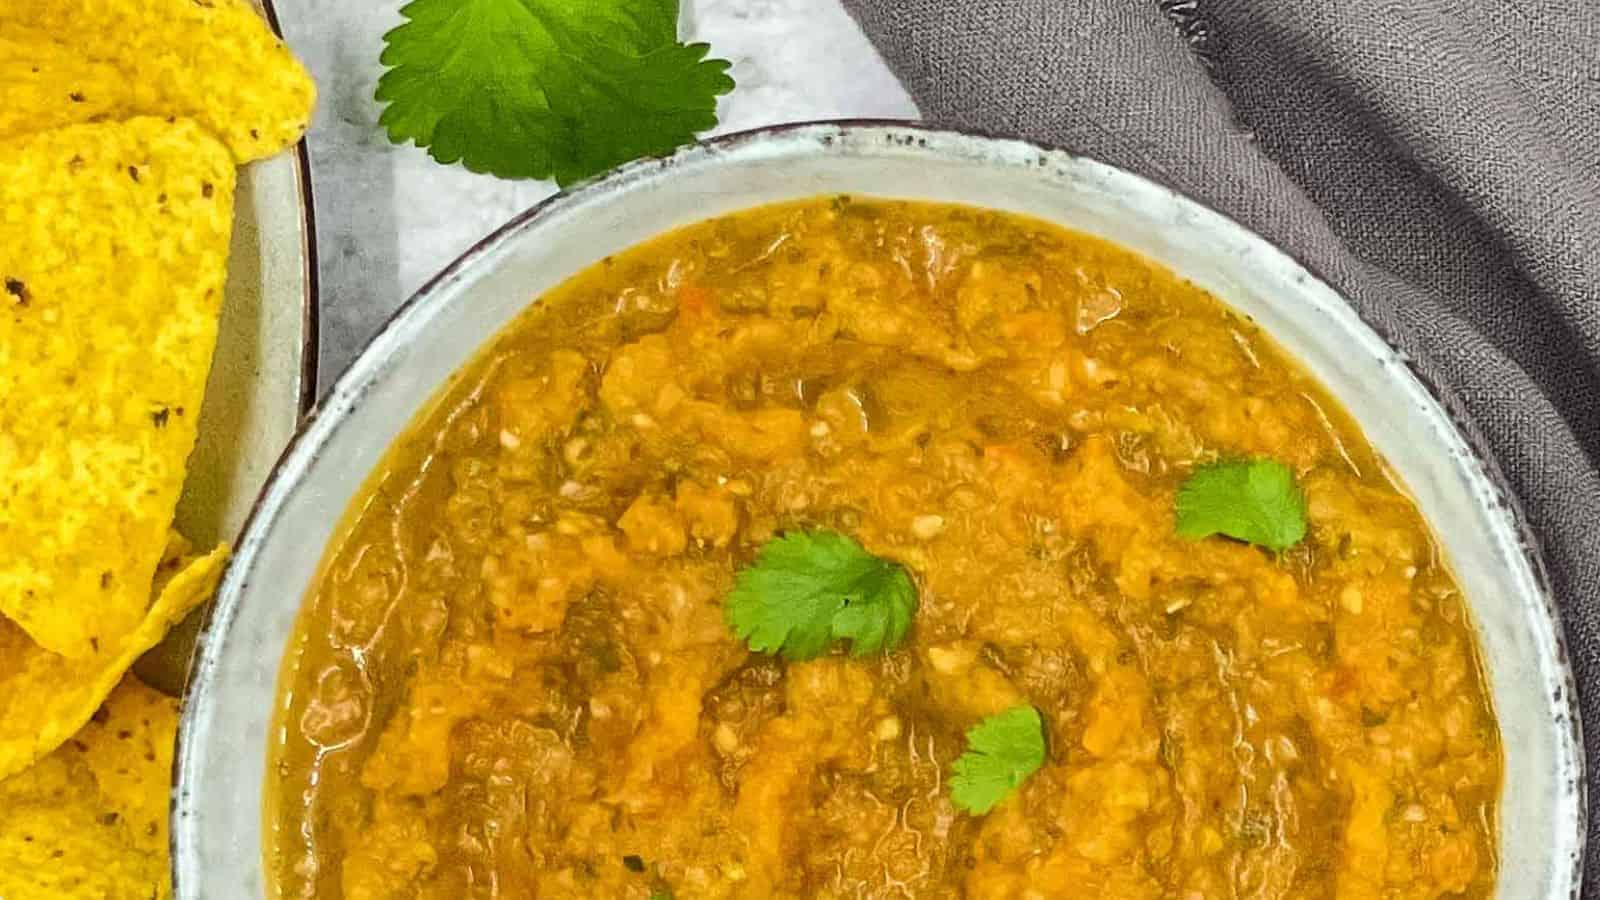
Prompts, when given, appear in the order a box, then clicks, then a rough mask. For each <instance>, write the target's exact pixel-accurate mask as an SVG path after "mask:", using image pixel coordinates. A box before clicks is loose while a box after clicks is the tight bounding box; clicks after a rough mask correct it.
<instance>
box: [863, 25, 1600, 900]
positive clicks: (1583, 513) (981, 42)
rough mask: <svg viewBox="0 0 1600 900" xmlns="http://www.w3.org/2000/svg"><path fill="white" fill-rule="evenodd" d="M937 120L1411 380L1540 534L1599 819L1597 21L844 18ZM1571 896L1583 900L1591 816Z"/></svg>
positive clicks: (1589, 887)
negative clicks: (1110, 188) (1249, 278)
mask: <svg viewBox="0 0 1600 900" xmlns="http://www.w3.org/2000/svg"><path fill="white" fill-rule="evenodd" d="M843 2H844V4H845V6H846V8H847V9H849V10H850V12H851V13H852V15H854V16H855V17H856V20H857V21H858V22H859V23H860V24H861V26H862V28H863V29H864V30H865V31H866V32H867V35H868V36H869V37H870V38H871V39H872V41H873V42H874V43H875V44H876V45H877V47H878V49H879V50H880V51H881V52H882V53H883V55H884V56H885V58H886V59H887V61H888V62H889V65H890V67H891V68H892V69H893V70H894V71H895V73H896V74H897V75H899V76H900V78H901V80H902V81H903V82H904V83H905V85H906V87H907V89H908V90H909V91H910V92H911V94H912V96H913V98H914V99H915V100H916V101H917V103H918V105H919V106H920V107H921V109H922V111H923V113H924V115H925V116H926V117H927V118H928V119H929V120H930V121H932V122H935V123H938V124H943V125H951V126H958V127H965V128H976V129H981V130H984V131H994V132H1004V133H1011V134H1016V135H1020V136H1024V137H1029V138H1034V139H1037V140H1040V141H1043V142H1046V143H1050V144H1055V145H1059V146H1061V147H1064V148H1067V149H1070V150H1074V151H1077V152H1080V153H1084V154H1086V155H1089V156H1093V157H1097V158H1100V159H1102V160H1105V161H1106V162H1110V163H1114V164H1117V165H1120V166H1123V167H1126V168H1128V169H1132V170H1133V171H1136V172H1141V173H1143V174H1145V175H1148V176H1150V177H1153V178H1155V179H1157V180H1159V181H1162V182H1165V183H1166V184H1168V185H1170V186H1172V187H1174V188H1177V189H1178V190H1180V191H1183V192H1184V193H1187V194H1189V195H1190V196H1192V197H1195V198H1197V199H1199V200H1200V201H1202V202H1204V203H1206V204H1208V205H1210V206H1212V207H1214V208H1216V209H1218V210H1220V211H1222V212H1224V213H1226V214H1228V215H1230V216H1232V217H1234V218H1235V219H1238V220H1239V221H1241V222H1243V223H1244V224H1246V225H1247V226H1249V227H1250V228H1252V229H1254V230H1255V231H1257V232H1258V233H1260V234H1261V235H1263V236H1265V237H1266V238H1267V239H1268V240H1271V241H1273V242H1274V243H1276V244H1277V245H1279V246H1280V247H1283V248H1284V249H1286V250H1288V251H1289V252H1290V253H1291V254H1293V255H1294V256H1295V257H1296V258H1298V259H1300V260H1301V261H1302V262H1304V263H1305V264H1306V265H1307V266H1308V267H1309V268H1311V269H1312V270H1313V271H1316V272H1318V273H1320V274H1321V275H1322V276H1323V277H1324V278H1325V279H1327V280H1328V281H1329V282H1330V283H1331V284H1333V286H1334V287H1336V288H1338V289H1339V290H1340V291H1341V292H1342V293H1343V294H1344V295H1345V296H1346V297H1347V298H1349V300H1350V301H1351V302H1352V303H1354V304H1355V306H1356V307H1357V309H1359V310H1360V312H1361V314H1362V316H1363V317H1364V318H1366V320H1367V321H1368V322H1369V323H1371V324H1372V325H1373V326H1374V327H1376V328H1377V329H1378V330H1379V331H1380V332H1381V333H1382V334H1384V335H1385V336H1387V337H1388V338H1389V339H1390V340H1391V341H1392V342H1393V343H1394V344H1395V345H1396V346H1398V347H1399V349H1400V350H1402V351H1403V352H1405V353H1407V354H1408V355H1410V356H1411V357H1412V359H1413V360H1414V361H1415V363H1416V365H1417V366H1418V367H1419V369H1420V370H1421V371H1422V372H1423V373H1424V375H1425V376H1426V377H1427V378H1428V380H1429V381H1431V382H1432V383H1433V384H1434V385H1435V386H1437V387H1439V388H1440V389H1441V391H1442V392H1443V394H1444V397H1445V401H1446V403H1447V404H1448V405H1449V406H1451V407H1452V410H1453V411H1454V412H1455V413H1457V415H1458V418H1462V417H1461V415H1460V414H1461V413H1463V412H1464V413H1466V416H1465V417H1464V421H1467V422H1469V423H1471V424H1470V425H1469V426H1468V428H1469V431H1473V432H1475V433H1472V434H1469V435H1468V436H1469V438H1470V439H1472V440H1473V441H1474V443H1475V444H1477V445H1478V447H1479V448H1480V450H1483V451H1486V456H1488V457H1489V458H1490V460H1491V461H1492V463H1497V464H1498V466H1499V468H1500V471H1501V473H1502V474H1503V476H1504V478H1505V480H1506V483H1507V484H1508V485H1509V486H1510V488H1511V490H1512V491H1513V492H1514V493H1515V495H1516V497H1517V498H1518V499H1519V500H1520V503H1521V506H1522V509H1523V512H1524V514H1525V517H1526V521H1527V523H1528V524H1529V525H1531V526H1532V528H1533V530H1534V531H1535V533H1536V534H1537V535H1538V536H1539V538H1540V540H1541V542H1542V544H1543V549H1544V558H1545V561H1546V563H1547V564H1548V567H1549V570H1550V576H1551V581H1552V584H1553V586H1554V589H1555V592H1556V595H1557V600H1558V602H1559V603H1560V605H1561V608H1562V611H1563V613H1564V617H1565V620H1566V621H1565V625H1566V630H1567V635H1568V640H1569V642H1570V649H1571V651H1572V659H1573V664H1574V666H1575V668H1576V670H1577V676H1578V681H1579V694H1580V700H1581V704H1582V709H1583V727H1584V731H1585V733H1586V734H1587V735H1588V741H1589V743H1590V750H1589V754H1588V763H1589V781H1590V785H1591V791H1590V793H1591V795H1593V796H1596V797H1597V799H1600V789H1597V788H1600V777H1597V776H1600V472H1597V470H1596V464H1597V462H1600V24H1597V23H1600V16H1597V15H1596V11H1595V9H1594V6H1593V5H1592V4H1585V3H1571V2H1566V0H1485V2H1481V3H1462V2H1460V0H1398V2H1397V0H1302V2H1285V0H1162V2H1160V3H1159V4H1158V3H1157V0H1142V2H1141V0H960V2H956V0H843ZM1589 828H1590V832H1589V834H1590V838H1589V844H1590V847H1591V852H1590V853H1589V856H1588V878H1587V882H1586V887H1585V890H1584V894H1583V896H1584V897H1585V898H1586V900H1600V815H1591V816H1590V818H1589Z"/></svg>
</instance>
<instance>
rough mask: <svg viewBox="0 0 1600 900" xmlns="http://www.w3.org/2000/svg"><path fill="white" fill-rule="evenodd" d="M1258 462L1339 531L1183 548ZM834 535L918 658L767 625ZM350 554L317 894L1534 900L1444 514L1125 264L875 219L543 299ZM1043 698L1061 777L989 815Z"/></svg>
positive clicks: (418, 428) (696, 251)
mask: <svg viewBox="0 0 1600 900" xmlns="http://www.w3.org/2000/svg"><path fill="white" fill-rule="evenodd" d="M1249 459H1256V460H1272V461H1276V463H1279V464H1281V465H1282V467H1286V469H1285V470H1286V471H1287V472H1291V473H1292V476H1293V480H1294V484H1295V496H1294V498H1293V499H1294V500H1295V501H1296V502H1297V503H1300V504H1301V505H1302V507H1303V515H1304V520H1305V530H1304V537H1303V539H1300V540H1298V541H1297V542H1295V543H1293V545H1292V546H1287V548H1286V549H1267V548H1266V547H1263V546H1257V545H1252V544H1250V543H1246V542H1244V541H1241V540H1233V539H1230V538H1228V537H1223V536H1212V537H1204V538H1199V539H1196V538H1195V537H1193V536H1182V535H1180V534H1179V533H1178V531H1179V529H1178V527H1177V525H1178V523H1177V522H1176V518H1175V516H1176V513H1175V506H1176V504H1177V502H1178V499H1177V498H1178V495H1179V492H1180V490H1181V489H1182V488H1183V485H1184V484H1185V483H1186V479H1189V478H1191V477H1192V476H1193V475H1194V474H1195V473H1196V471H1197V470H1199V469H1200V468H1201V467H1204V466H1208V465H1211V464H1215V463H1219V462H1224V461H1228V460H1249ZM807 531H821V532H828V533H832V534H836V535H843V536H848V538H849V541H850V542H854V544H852V545H851V546H857V547H859V548H864V552H866V553H870V554H871V555H872V556H873V557H876V558H878V559H880V560H884V561H888V562H890V563H892V564H893V566H894V567H897V568H896V569H895V571H903V572H904V573H906V575H907V576H908V577H909V579H910V582H911V583H912V584H913V585H914V589H915V595H916V604H915V612H914V617H913V618H912V619H911V620H910V625H909V630H908V631H907V632H905V634H904V637H903V639H901V640H899V641H898V642H894V641H890V642H889V644H891V645H892V646H885V647H884V648H883V649H882V650H881V651H879V652H872V653H862V654H856V653H853V652H851V647H850V645H848V644H834V645H830V646H829V647H828V649H826V650H824V651H823V652H820V653H819V654H817V655H815V656H814V658H806V659H803V660H802V659H791V658H787V657H786V656H785V655H783V654H773V653H767V652H756V651H754V650H752V649H751V645H750V644H748V643H746V642H745V641H743V640H741V639H740V637H739V635H738V634H736V632H735V631H734V630H733V629H731V628H730V617H729V614H728V610H727V604H728V602H729V597H730V592H732V591H734V590H735V589H736V584H737V583H738V579H739V578H740V572H741V571H743V570H746V569H747V568H749V567H751V566H752V565H756V564H757V560H758V556H759V555H760V554H761V551H762V548H763V547H764V546H767V545H769V544H771V542H773V541H774V540H775V539H777V538H778V537H779V536H781V535H788V534H794V533H797V532H807ZM341 535H342V536H341V537H340V538H339V540H338V541H337V542H336V543H335V545H334V546H333V547H332V549H331V550H330V551H329V556H328V559H327V561H326V563H325V566H324V573H323V575H322V576H321V579H320V581H319V583H318V584H317V585H316V586H315V587H314V589H313V592H312V593H311V595H310V597H309V599H308V601H307V605H306V608H305V611H304V612H303V614H302V619H301V624H300V627H299V630H298V633H297V636H296V639H295V641H294V643H293V645H292V647H291V650H290V653H289V656H288V658H287V660H286V663H285V672H284V674H283V676H282V677H283V685H282V692H283V705H282V708H281V714H280V721H281V725H282V729H281V735H282V740H281V746H279V747H278V748H277V750H276V755H275V758H274V760H273V763H274V765H273V767H272V770H271V771H272V778H271V782H272V783H271V785H270V786H269V788H270V789H269V795H270V797H271V808H270V810H269V811H268V816H269V825H270V830H271V837H270V838H269V842H270V846H269V847H268V848H267V854H268V858H269V868H270V870H271V873H272V876H273V878H274V879H275V889H274V890H275V894H276V895H277V896H281V897H296V898H298V897H304V898H312V897H320V898H332V897H344V898H347V900H379V898H411V897H417V898H502V897H504V898H524V897H526V898H540V900H554V898H586V900H587V898H612V897H615V898H636V900H646V898H667V897H671V898H676V900H698V898H769V897H771V898H830V900H843V898H891V897H914V898H958V897H970V898H995V900H999V898H1018V900H1021V898H1041V900H1042V898H1056V897H1061V898H1093V900H1124V898H1125V900H1243V898H1252V900H1274V898H1306V900H1313V898H1328V900H1424V898H1440V897H1474V898H1482V897H1488V896H1490V895H1491V893H1492V892H1493V886H1494V883H1495V876H1496V859H1495V829H1496V820H1495V808H1496V802H1497V796H1498V792H1499V789H1500V779H1501V749H1500V744H1499V736H1498V731H1497V728H1496V724H1495V719H1494V716H1493V712H1492V710H1491V708H1490V704H1489V702H1488V698H1487V692H1486V688H1485V683H1484V678H1483V676H1482V673H1481V671H1480V663H1479V658H1478V653H1477V650H1476V647H1475V644H1474V637H1473V633H1472V629H1471V624H1470V622H1469V619H1468V614H1467V612H1466V603H1465V601H1464V599H1463V597H1462V596H1461V594H1460V592H1459V590H1458V588H1457V586H1456V584H1455V583H1454V582H1453V580H1452V577H1451V574H1450V572H1449V569H1448V566H1447V564H1446V561H1445V560H1443V559H1442V558H1441V556H1440V552H1439V549H1438V547H1437V546H1436V544H1435V543H1434V541H1433V539H1432V537H1431V536H1430V533H1429V530H1428V527H1427V525H1426V524H1425V523H1424V521H1423V520H1422V519H1421V518H1420V517H1419V515H1418V513H1417V511H1416V509H1415V508H1414V507H1413V505H1412V504H1411V502H1410V501H1409V500H1408V499H1407V498H1406V496H1405V494H1404V492H1403V490H1402V488H1401V487H1400V486H1398V485H1396V484H1395V483H1394V482H1393V480H1392V478H1391V477H1390V474H1389V473H1388V471H1387V470H1386V468H1385V466H1384V462H1383V460H1382V459H1380V458H1378V457H1377V456H1376V454H1375V453H1374V451H1373V450H1372V449H1371V448H1370V447H1369V445H1368V444H1367V442H1366V441H1365V440H1364V439H1363V438H1362V436H1361V434H1360V433H1359V432H1358V430H1357V429H1356V428H1355V427H1354V426H1353V425H1352V424H1351V422H1350V421H1349V419H1348V418H1347V417H1346V416H1345V414H1344V413H1343V412H1342V411H1341V410H1340V409H1339V408H1338V407H1337V406H1336V405H1335V404H1334V403H1333V402H1332V401H1331V400H1330V398H1329V397H1328V396H1327V395H1326V394H1325V393H1324V392H1323V391H1322V390H1320V389H1319V388H1318V386H1317V385H1316V384H1315V383H1314V382H1313V381H1312V380H1311V379H1310V378H1309V377H1308V376H1307V375H1306V374H1304V373H1303V372H1302V371H1301V370H1300V369H1299V368H1298V367H1297V366H1296V365H1295V364H1294V363H1293V362H1292V361H1290V360H1289V359H1287V358H1286V357H1285V356H1284V354H1283V353H1282V352H1281V351H1280V350H1279V349H1278V348H1277V347H1276V346H1275V345H1274V344H1273V343H1272V341H1271V340H1270V339H1269V338H1268V337H1267V336H1265V335H1264V334H1262V333H1261V332H1260V331H1259V330H1258V329H1257V328H1256V327H1255V326H1254V325H1253V324H1252V323H1251V322H1250V321H1248V320H1247V319H1245V318H1243V317H1241V316H1240V315H1238V314H1236V313H1234V312H1231V311H1230V310H1229V309H1227V308H1226V307H1224V306H1223V305H1222V304H1220V303H1218V302H1217V301H1216V300H1214V299H1213V298H1211V297H1210V296H1208V295H1207V294H1205V293H1204V292H1203V291H1201V290H1200V289H1198V288H1196V287H1194V286H1192V285H1190V284H1187V283H1185V282H1183V281H1181V280H1180V279H1178V278H1176V277H1175V276H1173V275H1172V274H1171V273H1169V272H1167V271H1165V270H1163V269H1161V268H1160V267H1158V266H1156V265H1154V264H1152V263H1150V262H1148V261H1146V260H1144V259H1142V258H1140V257H1138V256H1136V255H1134V254H1132V253H1129V252H1127V251H1125V250H1122V249H1119V248H1117V247H1115V246H1112V245H1110V244H1107V243H1105V242H1103V241H1100V240H1098V239H1094V238H1090V237H1087V236H1084V235H1081V234H1076V233H1071V232H1068V231H1064V230H1062V229H1059V228H1057V227H1054V226H1051V225H1047V224H1045V223H1042V222H1039V221H1034V220H1030V219H1026V218H1021V217H1017V216H1012V215H1007V214H1001V213H996V212H989V211H981V210H976V209H969V208H962V207H953V206H936V205H922V204H914V203H906V202H893V201H878V200H864V199H851V198H845V197H840V198H831V199H820V200H815V201H809V202H805V203H800V204H792V205H783V206H775V207H769V208H762V209H757V210H753V211H749V212H744V213H740V214H737V215H731V216H728V217H724V218H719V219H715V220H712V221H708V222H704V223H701V224H698V225H694V226H692V227H689V228H685V229H683V230H680V231H677V232H674V233H671V234H668V235H666V236H663V237H661V238H659V239H657V240H655V241H653V242H651V243H648V244H646V245H644V246H641V247H639V248H636V249H633V250H630V251H628V252H626V253H623V254H619V255H618V256H616V257H614V258H610V259H607V260H605V261H604V262H603V263H602V264H600V265H597V266H595V267H593V268H592V269H590V270H588V271H586V272H584V273H582V274H581V275H579V276H577V277H576V278H574V279H572V280H571V281H570V282H569V283H567V284H566V285H564V286H562V287H561V288H559V289H558V290H556V291H554V292H552V294H551V295H550V296H548V297H546V298H544V299H543V300H542V301H541V302H539V303H537V304H535V305H533V306H532V307H531V308H530V310H529V312H528V313H527V314H525V316H524V317H523V318H522V319H520V320H519V321H518V322H517V323H516V324H514V325H513V326H512V327H511V328H510V329H508V330H507V332H506V333H505V334H504V335H502V336H501V337H500V338H499V339H497V340H496V342H495V343H494V344H493V345H492V346H491V347H490V348H489V349H487V350H486V351H485V353H484V354H483V355H482V357H481V358H480V360H479V361H478V362H476V363H474V364H473V365H472V366H470V367H469V368H468V369H467V370H466V371H465V372H464V373H462V375H461V376H460V377H459V378H458V379H457V380H456V381H454V382H453V383H452V385H451V386H450V387H449V388H447V389H446V391H445V392H444V394H443V395H442V396H441V397H440V398H439V399H438V400H437V401H436V402H435V403H434V404H433V405H432V406H431V407H430V411H429V412H427V413H426V414H425V415H424V416H422V417H421V418H420V419H419V421H418V422H416V423H415V424H414V425H413V426H412V427H411V428H410V429H409V431H408V432H407V434H406V436H405V437H404V438H403V439H402V440H401V441H400V442H399V444H398V445H397V446H396V447H395V448H394V449H393V451H392V452H391V453H390V455H389V457H388V459H387V461H386V462H385V464H384V465H383V466H382V468H381V470H380V471H379V472H377V473H376V474H375V475H374V477H373V480H372V482H371V483H370V484H369V485H368V487H367V488H366V489H365V490H363V492H362V493H361V494H360V497H359V501H358V503H357V505H356V507H355V508H354V509H353V510H352V512H351V513H350V521H349V522H348V524H347V525H346V527H345V528H344V529H343V531H342V532H341ZM1286 543H1287V542H1286ZM856 649H860V648H859V647H857V648H856ZM1019 706H1024V707H1027V706H1031V707H1032V708H1033V709H1034V710H1036V711H1037V716H1036V718H1035V719H1034V721H1035V722H1036V723H1037V724H1036V725H1035V726H1033V727H1035V728H1037V729H1042V736H1043V756H1042V764H1039V765H1037V766H1036V771H1035V770H1033V769H1029V772H1028V774H1027V777H1026V778H1025V779H1020V778H1019V780H1020V784H1017V785H1006V786H1005V791H1004V792H1003V796H1000V797H999V799H998V800H997V801H996V802H995V803H994V805H993V807H992V808H989V809H988V810H987V811H986V812H976V811H974V808H973V807H972V806H971V805H970V804H968V805H965V806H963V805H958V803H957V802H955V801H954V800H953V799H952V790H951V780H952V767H953V766H954V765H955V762H956V760H957V759H958V758H959V757H961V756H962V754H963V752H964V751H965V750H966V749H967V748H968V741H969V738H968V733H969V731H971V730H973V729H974V726H977V725H979V724H980V723H982V722H985V721H990V720H991V717H995V716H998V715H1000V714H1002V713H1005V712H1006V711H1007V710H1015V709H1017V708H1018V707H1019ZM1029 715H1031V714H1029Z"/></svg>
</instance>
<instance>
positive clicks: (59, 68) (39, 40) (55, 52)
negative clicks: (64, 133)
mask: <svg viewBox="0 0 1600 900" xmlns="http://www.w3.org/2000/svg"><path fill="white" fill-rule="evenodd" d="M0 85H5V102H3V103H0V138H5V137H10V136H12V135H20V134H29V133H31V132H35V131H46V130H48V129H51V128H60V127H62V126H64V125H77V124H79V123H81V122H89V121H94V120H96V119H107V118H126V117H127V114H128V111H129V110H131V109H133V106H134V103H133V88H132V86H131V85H130V84H129V83H128V79H127V78H125V77H123V75H122V73H121V72H118V71H117V68H116V67H115V66H112V65H108V64H106V63H97V62H90V61H89V60H88V59H87V58H85V57H84V56H83V55H82V54H79V53H75V52H73V50H72V49H71V48H70V47H68V46H67V45H65V44H63V43H61V42H60V41H56V40H53V39H52V38H51V37H50V36H49V35H47V34H44V33H42V32H39V31H35V30H33V29H28V28H18V27H16V26H0Z"/></svg>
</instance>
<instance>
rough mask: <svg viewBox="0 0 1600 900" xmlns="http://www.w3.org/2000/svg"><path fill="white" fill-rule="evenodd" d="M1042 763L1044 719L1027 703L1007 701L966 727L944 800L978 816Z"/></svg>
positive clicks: (1018, 784) (1007, 795) (1006, 794)
mask: <svg viewBox="0 0 1600 900" xmlns="http://www.w3.org/2000/svg"><path fill="white" fill-rule="evenodd" d="M1042 765H1044V721H1043V720H1041V719H1040V718H1039V711H1038V710H1037V709H1034V708H1033V707H1031V706H1013V707H1011V708H1010V709H1008V710H1006V711H1005V712H1003V713H998V714H996V715H992V716H990V717H989V718H987V719H984V720H983V721H982V722H979V723H978V724H976V725H974V726H972V728H970V729H968V731H967V752H965V753H963V754H961V757H960V758H959V759H957V760H956V762H955V766H954V767H953V768H954V770H955V774H954V775H953V776H951V778H950V800H951V801H952V802H954V803H955V805H956V807H957V808H958V809H962V810H965V811H967V812H969V813H975V814H977V815H983V814H984V813H986V812H988V811H989V810H991V809H994V808H995V806H996V805H997V804H998V803H999V802H1000V801H1001V800H1004V799H1005V798H1007V797H1009V796H1010V795H1011V792H1012V791H1015V790H1016V789H1017V788H1019V787H1021V786H1022V783H1023V782H1024V781H1027V780H1028V776H1029V775H1032V774H1033V773H1034V772H1037V771H1038V770H1039V767H1040V766H1042Z"/></svg>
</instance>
